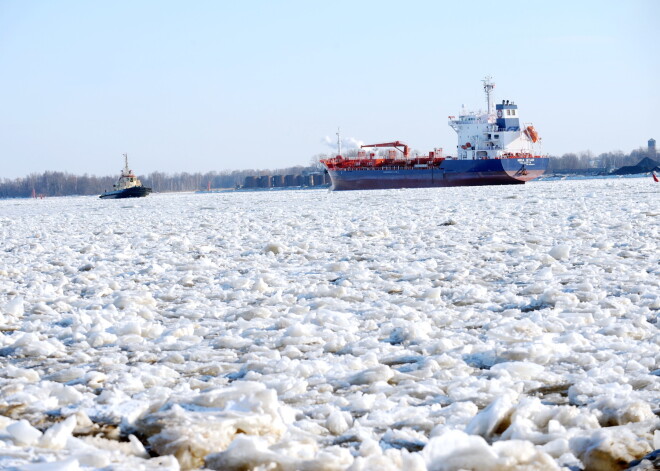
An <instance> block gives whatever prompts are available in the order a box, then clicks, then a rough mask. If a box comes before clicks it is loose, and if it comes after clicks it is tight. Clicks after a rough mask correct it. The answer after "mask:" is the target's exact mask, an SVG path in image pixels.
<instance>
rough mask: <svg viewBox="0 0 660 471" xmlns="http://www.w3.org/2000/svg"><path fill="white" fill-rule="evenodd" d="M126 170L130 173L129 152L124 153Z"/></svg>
mask: <svg viewBox="0 0 660 471" xmlns="http://www.w3.org/2000/svg"><path fill="white" fill-rule="evenodd" d="M124 170H126V173H128V152H126V153H124Z"/></svg>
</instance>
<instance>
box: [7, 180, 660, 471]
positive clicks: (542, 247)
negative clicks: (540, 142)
mask: <svg viewBox="0 0 660 471" xmlns="http://www.w3.org/2000/svg"><path fill="white" fill-rule="evenodd" d="M658 208H660V201H659V200H658V188H657V185H653V183H652V182H650V181H647V179H602V180H585V181H560V182H534V183H531V184H527V185H524V186H507V187H480V188H479V187H477V188H442V189H419V190H395V191H367V192H344V193H332V192H327V191H311V190H310V191H271V192H251V193H249V192H243V193H241V192H235V193H223V194H217V193H216V194H154V195H151V196H149V197H148V198H144V199H139V200H132V201H130V202H126V201H122V200H112V201H107V200H100V199H98V198H87V197H80V198H78V197H74V198H53V199H45V200H3V201H0V234H1V236H2V246H1V249H0V250H1V253H2V257H1V258H0V280H1V282H2V289H1V290H0V320H1V325H2V332H1V333H0V370H1V373H2V374H1V376H0V468H12V469H26V470H45V469H48V470H81V469H84V470H91V469H106V470H110V469H116V470H120V469H134V470H136V471H137V470H155V469H159V470H160V469H166V470H167V469H170V470H177V469H198V468H206V469H222V470H246V469H254V470H266V469H277V470H282V471H288V470H299V469H300V470H326V471H334V470H346V469H348V470H352V471H358V470H376V469H378V470H402V469H405V470H406V471H423V470H429V471H431V470H432V471H440V470H458V469H470V470H537V469H538V470H553V469H571V470H616V469H623V468H625V467H626V466H628V465H629V464H630V463H634V464H633V466H636V468H635V469H650V468H649V466H652V465H651V462H652V460H653V459H656V460H657V454H656V455H651V456H649V458H648V459H646V460H643V458H644V457H645V456H647V455H648V454H649V453H651V452H653V450H656V449H658V448H660V419H659V418H658V414H659V408H660V331H659V330H658V319H657V317H658V312H659V310H660V260H659V255H658V254H659V253H660V251H659V250H658V249H659V244H658V242H659V238H660V224H659V223H658V222H659V221H660V210H659V209H658ZM654 456H655V457H656V458H654Z"/></svg>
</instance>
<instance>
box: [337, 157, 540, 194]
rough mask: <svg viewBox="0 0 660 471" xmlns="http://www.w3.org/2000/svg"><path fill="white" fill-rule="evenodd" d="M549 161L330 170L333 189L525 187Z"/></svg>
mask: <svg viewBox="0 0 660 471" xmlns="http://www.w3.org/2000/svg"><path fill="white" fill-rule="evenodd" d="M547 168H548V159H547V158H525V159H485V160H453V159H447V160H444V161H443V162H441V163H440V164H439V165H438V166H434V167H420V168H410V167H376V168H363V167H362V168H355V169H351V168H342V169H336V168H335V169H329V170H328V173H329V174H330V179H331V180H332V187H331V189H332V190H337V191H341V190H375V189H390V188H427V187H443V186H476V185H512V184H522V183H525V182H527V181H529V180H533V179H535V178H538V177H539V176H541V175H542V174H543V173H544V172H545V170H546V169H547Z"/></svg>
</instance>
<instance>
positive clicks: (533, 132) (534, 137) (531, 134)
mask: <svg viewBox="0 0 660 471" xmlns="http://www.w3.org/2000/svg"><path fill="white" fill-rule="evenodd" d="M525 134H527V137H529V138H530V139H531V140H532V142H536V141H538V140H539V133H538V132H536V129H534V126H527V129H525Z"/></svg>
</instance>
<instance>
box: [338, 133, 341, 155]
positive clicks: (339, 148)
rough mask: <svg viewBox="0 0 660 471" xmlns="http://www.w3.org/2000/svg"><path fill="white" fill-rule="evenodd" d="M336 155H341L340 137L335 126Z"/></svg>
mask: <svg viewBox="0 0 660 471" xmlns="http://www.w3.org/2000/svg"><path fill="white" fill-rule="evenodd" d="M337 155H341V139H340V138H339V128H337Z"/></svg>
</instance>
